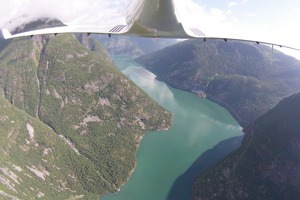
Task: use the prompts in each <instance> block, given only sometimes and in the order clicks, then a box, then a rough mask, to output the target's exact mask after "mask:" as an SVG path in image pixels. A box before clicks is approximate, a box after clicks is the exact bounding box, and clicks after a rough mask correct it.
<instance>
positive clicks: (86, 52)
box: [0, 34, 172, 199]
mask: <svg viewBox="0 0 300 200" xmlns="http://www.w3.org/2000/svg"><path fill="white" fill-rule="evenodd" d="M77 38H82V39H83V40H84V36H82V37H80V36H77ZM77 38H76V37H75V36H74V35H71V34H59V35H57V36H34V37H32V38H30V37H26V38H17V39H14V40H11V41H8V42H7V43H6V44H5V45H0V46H1V49H0V101H1V102H0V103H1V104H0V106H1V108H0V134H1V138H2V139H0V142H1V143H0V152H1V155H2V156H1V158H0V198H20V199H34V198H38V197H43V198H48V199H68V198H70V199H72V198H73V199H79V198H81V199H97V198H99V195H103V194H106V193H110V192H116V191H117V190H118V189H119V188H120V186H122V185H123V184H124V183H125V182H126V181H127V179H128V177H129V175H130V174H131V172H132V170H133V169H134V167H135V164H136V158H135V154H136V150H137V148H138V145H139V142H140V140H141V138H142V137H143V135H144V134H145V133H146V132H148V131H150V130H164V129H167V128H169V127H170V125H171V123H172V116H171V113H169V112H168V111H166V110H164V109H163V108H162V107H161V106H159V105H158V104H157V103H156V102H154V101H153V100H152V99H150V98H149V97H148V96H147V95H146V94H145V93H144V92H143V91H141V90H140V89H139V88H138V87H137V86H136V85H135V84H134V83H133V82H132V81H130V80H129V79H127V78H126V77H125V76H124V75H123V74H122V73H121V72H120V71H119V70H117V68H116V67H115V66H114V65H113V63H112V62H111V60H110V59H107V58H106V55H107V52H106V51H102V50H103V47H101V45H99V44H97V43H96V42H95V41H91V39H87V40H88V42H87V43H85V42H84V41H83V40H82V41H81V42H82V43H80V42H79V41H78V40H77ZM2 42H3V40H1V41H0V43H2ZM87 44H94V45H90V46H89V45H87ZM87 47H89V48H87ZM91 50H93V51H91Z"/></svg>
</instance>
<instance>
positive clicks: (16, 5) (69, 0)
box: [0, 0, 130, 29]
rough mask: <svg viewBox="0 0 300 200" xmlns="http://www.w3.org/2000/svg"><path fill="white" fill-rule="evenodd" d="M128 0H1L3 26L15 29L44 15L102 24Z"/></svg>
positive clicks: (80, 22)
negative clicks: (5, 1) (6, 0)
mask: <svg viewBox="0 0 300 200" xmlns="http://www.w3.org/2000/svg"><path fill="white" fill-rule="evenodd" d="M129 3H130V2H129V1H128V0H115V1H110V0H97V1H95V0H76V1H74V0H39V1H36V0H26V1H23V0H11V1H8V2H7V3H5V4H1V8H0V13H1V18H0V28H2V27H7V28H10V29H12V28H15V27H16V26H18V25H21V24H22V23H26V22H30V21H32V20H34V19H38V18H43V17H46V18H56V19H59V20H61V21H63V22H64V23H67V24H74V23H76V24H97V23H99V22H100V23H101V22H102V24H103V21H107V20H110V19H112V18H115V17H118V16H120V14H121V13H123V12H124V11H125V9H126V7H127V6H128V5H129ZM120 5H121V6H120Z"/></svg>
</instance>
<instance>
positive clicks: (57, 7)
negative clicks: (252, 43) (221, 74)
mask: <svg viewBox="0 0 300 200" xmlns="http://www.w3.org/2000/svg"><path fill="white" fill-rule="evenodd" d="M2 1H4V0H2ZM132 1H135V0H76V1H75V0H39V1H37V0H26V1H25V0H10V1H6V2H5V3H2V4H1V7H0V28H3V27H7V28H10V29H12V28H13V27H15V26H17V25H20V24H22V23H25V22H30V21H31V20H33V19H37V18H41V17H48V18H57V19H59V20H61V21H63V22H64V23H67V24H81V25H83V24H93V25H95V24H98V23H100V24H103V23H109V21H110V20H112V19H114V18H118V16H120V14H122V13H123V12H124V11H125V9H126V8H127V6H129V5H130V4H131V3H132ZM175 1H176V2H175V3H176V5H178V6H177V7H179V8H180V10H181V11H180V15H181V16H182V18H183V19H184V20H185V22H186V23H190V24H193V25H194V24H197V25H198V27H199V29H200V30H201V31H203V32H204V33H205V34H206V35H214V36H224V37H237V38H245V39H254V40H262V41H265V40H266V41H269V42H275V43H281V44H284V45H288V46H293V47H299V48H300V38H299V35H300V31H299V30H298V28H297V27H298V26H299V20H300V14H299V12H298V9H297V8H299V6H300V3H299V1H298V0H289V3H286V2H281V1H280V2H277V1H276V5H275V4H273V1H271V0H267V1H263V2H262V1H260V0H230V1H228V2H229V3H227V4H226V3H225V4H221V3H220V4H218V3H216V2H211V1H210V2H209V3H204V2H203V1H198V0H197V2H198V3H196V2H195V1H196V0H175ZM245 4H247V6H245ZM222 5H223V7H222ZM237 6H239V7H237ZM266 6H268V9H267V10H266V9H264V8H265V7H266ZM275 6H277V7H279V8H280V9H277V10H276V7H275ZM282 7H284V9H283V8H282ZM237 8H238V9H237ZM278 10H280V12H278ZM187 16H188V17H187ZM9 22H11V23H9ZM297 57H298V58H300V56H297Z"/></svg>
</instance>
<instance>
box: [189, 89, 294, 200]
mask: <svg viewBox="0 0 300 200" xmlns="http://www.w3.org/2000/svg"><path fill="white" fill-rule="evenodd" d="M299 122H300V93H298V94H295V95H292V96H291V97H288V98H285V99H284V100H282V101H281V102H280V103H279V104H278V105H277V106H276V107H275V108H273V109H272V110H270V111H269V112H267V113H266V114H264V115H263V116H261V117H260V118H258V119H257V120H256V121H255V122H254V123H253V124H252V125H251V126H250V127H249V129H247V130H246V136H245V138H244V139H243V142H242V146H241V147H240V148H239V149H237V150H236V151H235V152H233V153H232V154H230V155H229V156H228V157H226V158H225V159H223V160H222V161H220V162H219V163H218V164H216V165H214V166H213V167H211V168H209V169H208V170H207V171H205V172H204V173H202V174H200V175H199V176H198V177H197V179H196V181H195V183H194V186H193V199H195V200H196V199H201V200H205V199H209V200H216V199H222V200H224V199H245V200H247V199H257V200H260V199H272V200H276V199H278V200H285V199H286V200H296V199H299V196H300V171H299V169H300V155H299V151H300V145H299V144H300V136H299V132H300V123H299Z"/></svg>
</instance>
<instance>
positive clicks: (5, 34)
mask: <svg viewBox="0 0 300 200" xmlns="http://www.w3.org/2000/svg"><path fill="white" fill-rule="evenodd" d="M2 35H3V38H4V39H10V38H12V34H11V33H10V32H9V30H8V29H6V28H4V29H2Z"/></svg>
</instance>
